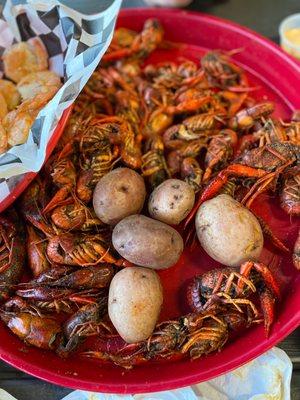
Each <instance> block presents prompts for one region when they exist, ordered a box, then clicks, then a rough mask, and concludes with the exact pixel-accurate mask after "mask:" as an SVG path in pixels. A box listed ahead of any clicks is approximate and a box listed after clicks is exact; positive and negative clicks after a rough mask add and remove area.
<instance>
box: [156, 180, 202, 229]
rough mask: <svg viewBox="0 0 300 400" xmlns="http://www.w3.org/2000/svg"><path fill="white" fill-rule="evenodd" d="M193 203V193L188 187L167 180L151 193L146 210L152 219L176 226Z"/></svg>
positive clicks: (180, 181) (184, 183)
mask: <svg viewBox="0 0 300 400" xmlns="http://www.w3.org/2000/svg"><path fill="white" fill-rule="evenodd" d="M194 203H195V192H194V190H193V189H192V187H191V186H190V185H188V184H187V183H186V182H184V181H182V180H180V179H167V180H165V181H164V182H163V183H161V184H160V185H159V186H157V187H156V188H155V189H154V190H153V192H152V193H151V195H150V198H149V202H148V210H149V214H150V215H151V217H152V218H155V219H158V220H159V221H162V222H165V223H166V224H170V225H178V224H179V223H180V222H181V221H182V220H183V219H184V218H185V217H186V216H187V215H188V213H189V212H190V211H191V209H192V208H193V206H194Z"/></svg>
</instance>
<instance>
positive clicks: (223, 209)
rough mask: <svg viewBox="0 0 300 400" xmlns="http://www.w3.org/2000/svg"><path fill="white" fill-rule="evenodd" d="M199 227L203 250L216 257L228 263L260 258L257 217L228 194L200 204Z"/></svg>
mask: <svg viewBox="0 0 300 400" xmlns="http://www.w3.org/2000/svg"><path fill="white" fill-rule="evenodd" d="M196 230H197V236H198V239H199V241H200V243H201V245H202V247H203V248H204V250H205V251H206V252H207V253H208V254H209V255H210V256H211V257H212V258H213V259H214V260H216V261H219V262H220V263H222V264H225V265H228V266H232V267H235V266H239V265H241V264H242V263H243V262H244V261H247V260H250V259H253V260H255V259H257V258H258V257H259V256H260V253H261V251H262V248H263V243H264V240H263V233H262V230H261V227H260V224H259V222H258V220H257V219H256V217H255V216H254V215H253V214H252V213H251V212H250V211H249V210H248V209H247V208H246V207H244V206H243V205H241V204H240V203H239V202H237V201H236V200H234V199H233V198H232V197H231V196H228V195H227V194H220V195H219V196H216V197H214V198H213V199H211V200H208V201H206V202H204V203H203V204H202V205H201V206H200V208H199V210H198V212H197V215H196Z"/></svg>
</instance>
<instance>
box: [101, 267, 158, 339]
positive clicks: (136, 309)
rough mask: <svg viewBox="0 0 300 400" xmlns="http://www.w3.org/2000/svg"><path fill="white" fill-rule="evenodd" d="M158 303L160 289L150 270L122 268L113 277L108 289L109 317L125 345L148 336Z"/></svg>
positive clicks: (154, 275) (156, 317)
mask: <svg viewBox="0 0 300 400" xmlns="http://www.w3.org/2000/svg"><path fill="white" fill-rule="evenodd" d="M162 302H163V292H162V286H161V283H160V279H159V276H158V275H157V274H156V273H155V272H154V271H153V270H151V269H149V268H142V267H131V268H125V269H123V270H121V271H119V272H118V273H117V274H116V275H115V276H114V277H113V279H112V281H111V284H110V287H109V296H108V314H109V318H110V319H111V322H112V323H113V325H114V327H115V328H116V330H117V331H118V333H119V335H120V336H121V337H122V338H123V339H124V340H125V341H126V342H127V343H135V342H139V341H141V340H145V339H147V338H148V337H149V336H150V335H151V334H152V332H153V330H154V328H155V325H156V322H157V319H158V317H159V313H160V309H161V305H162Z"/></svg>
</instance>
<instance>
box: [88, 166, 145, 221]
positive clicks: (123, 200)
mask: <svg viewBox="0 0 300 400" xmlns="http://www.w3.org/2000/svg"><path fill="white" fill-rule="evenodd" d="M145 197H146V187H145V183H144V179H143V178H142V177H141V176H140V175H139V174H138V173H137V172H135V171H133V170H132V169H130V168H116V169H114V170H112V171H111V172H109V173H108V174H106V175H104V176H103V178H101V179H100V181H99V182H98V183H97V185H96V188H95V190H94V195H93V205H94V210H95V213H96V215H97V217H98V218H99V219H100V220H101V221H103V222H104V223H105V224H108V225H116V224H117V223H118V222H119V221H121V220H122V219H123V218H125V217H127V216H128V215H132V214H138V213H139V212H140V211H141V210H142V208H143V205H144V202H145Z"/></svg>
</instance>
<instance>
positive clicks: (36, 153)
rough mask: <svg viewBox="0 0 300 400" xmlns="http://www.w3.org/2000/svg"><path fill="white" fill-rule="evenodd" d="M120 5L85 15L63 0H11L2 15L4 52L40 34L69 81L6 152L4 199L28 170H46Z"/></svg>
mask: <svg viewBox="0 0 300 400" xmlns="http://www.w3.org/2000/svg"><path fill="white" fill-rule="evenodd" d="M120 5H121V0H114V1H112V3H111V5H110V6H109V7H107V8H106V9H105V10H102V11H101V12H99V13H98V14H91V15H84V14H81V13H79V12H77V11H75V10H73V9H71V8H69V7H66V6H65V5H63V4H61V3H60V2H59V1H57V0H40V1H37V0H7V2H6V4H5V6H4V8H3V12H2V16H1V18H2V19H1V18H0V56H1V55H2V53H3V52H4V50H5V49H6V48H9V47H10V46H11V45H12V44H13V43H15V42H18V41H21V40H27V39H29V38H31V37H35V36H38V37H39V38H40V39H41V40H42V41H43V43H44V45H45V46H46V48H47V51H48V55H49V68H50V69H51V70H53V71H55V72H56V73H58V74H59V75H60V76H61V77H62V80H63V86H62V87H61V88H60V90H59V91H58V92H57V93H56V95H55V96H54V97H53V99H52V100H51V101H50V102H49V103H48V104H47V105H46V106H45V107H44V108H43V109H42V110H41V111H40V112H39V114H38V116H37V118H36V120H35V122H34V124H33V126H32V128H31V131H30V134H29V137H28V140H27V142H26V143H24V144H22V145H18V146H14V147H12V148H11V149H10V150H9V151H8V152H7V153H4V154H3V155H1V156H0V205H1V202H2V201H3V200H4V199H5V198H6V197H7V196H9V194H10V193H11V192H12V190H13V189H14V188H15V186H16V185H17V184H18V183H19V182H20V180H21V179H22V178H23V176H24V174H25V173H27V172H36V171H39V170H40V168H41V166H42V165H43V162H44V160H45V156H46V147H47V144H48V142H49V140H50V138H51V136H52V134H53V132H54V130H55V127H56V125H57V123H58V121H59V119H60V117H61V116H62V113H63V111H64V110H65V109H66V108H68V107H69V106H70V105H71V104H72V103H73V102H74V100H75V99H76V97H77V96H78V94H79V93H80V91H81V90H82V88H83V86H84V85H85V84H86V82H87V81H88V79H89V77H90V76H91V74H92V73H93V71H94V70H95V68H96V66H97V64H98V63H99V61H100V59H101V57H102V56H103V54H104V53H105V51H106V49H107V48H108V46H109V44H110V41H111V39H112V35H113V30H114V26H115V21H116V17H117V14H118V11H119V8H120ZM102 8H103V7H102ZM99 9H101V0H99ZM2 69H3V68H2V64H1V63H0V71H2ZM0 73H1V72H0Z"/></svg>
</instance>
